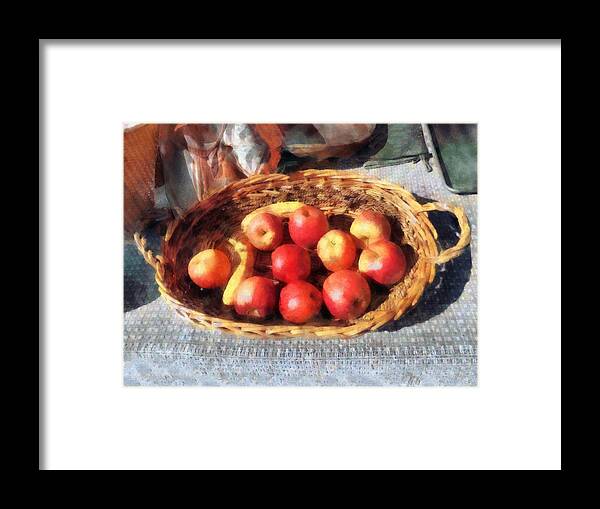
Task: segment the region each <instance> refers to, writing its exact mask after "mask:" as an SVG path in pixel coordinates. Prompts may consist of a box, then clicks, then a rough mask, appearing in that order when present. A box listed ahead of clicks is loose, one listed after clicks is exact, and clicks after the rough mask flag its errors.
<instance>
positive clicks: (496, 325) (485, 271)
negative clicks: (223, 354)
mask: <svg viewBox="0 0 600 509" xmlns="http://www.w3.org/2000/svg"><path fill="white" fill-rule="evenodd" d="M42 58H43V59H44V65H43V67H42V68H43V69H45V73H46V75H45V79H44V81H43V83H44V85H45V87H44V90H43V96H42V98H43V105H44V110H43V115H42V119H43V126H42V127H43V133H44V135H45V144H44V147H45V153H44V156H45V159H44V161H43V163H44V164H43V167H42V171H44V172H45V179H44V180H45V200H44V201H45V207H46V210H45V214H43V218H44V222H43V225H42V227H43V228H44V229H45V239H46V246H45V259H44V261H43V263H44V277H45V284H44V286H43V288H44V302H45V305H46V313H45V316H46V322H45V334H44V341H45V369H44V371H43V373H44V375H45V378H44V380H43V381H42V382H43V387H44V394H45V408H46V415H45V427H44V437H45V439H44V444H45V454H44V466H45V468H52V469H59V468H75V469H77V468H109V469H115V468H124V469H128V468H136V469H144V468H161V469H173V468H181V469H185V468H194V469H217V468H219V469H221V468H222V469H253V468H275V469H277V468H288V469H303V468H309V469H317V468H323V469H328V468H335V469H351V468H360V469H403V468H448V469H459V468H493V469H496V468H536V469H538V468H560V458H561V455H560V443H561V442H560V429H561V424H560V398H561V393H560V382H561V378H560V323H561V304H560V291H561V279H560V274H561V268H560V260H561V253H560V238H561V216H560V210H561V203H560V189H561V181H560V158H561V97H560V95H561V53H560V45H559V44H558V43H555V44H514V43H512V44H472V45H471V44H448V43H439V44H434V43H427V44H417V43H397V44H389V43H388V44H373V43H370V44H367V45H359V44H356V43H355V44H350V45H347V44H327V45H323V44H310V45H298V44H284V45H281V44H280V45H274V46H273V45H264V44H232V43H228V44H224V45H220V44H215V43H204V44H201V43H198V44H190V43H186V44H150V45H144V44H141V43H140V44H116V43H111V44H98V43H96V44H81V43H78V44H64V43H56V42H46V43H44V44H43V46H42ZM143 121H150V122H163V121H164V122H166V121H177V122H184V121H206V122H217V121H230V122H232V121H243V122H246V121H251V122H259V121H260V122H317V121H318V122H331V121H336V122H344V121H353V122H477V123H479V231H480V235H479V239H480V248H479V252H480V265H479V282H480V290H479V294H480V305H479V336H480V337H479V345H480V368H479V387H477V388H460V389H459V388H429V389H423V388H421V389H419V388H411V389H408V388H395V389H389V388H386V389H384V388H126V387H123V384H122V310H123V306H122V304H123V303H122V294H123V291H122V284H123V283H122V270H123V261H122V259H123V249H122V186H123V184H122V158H123V156H122V130H121V129H122V123H123V122H143ZM540 204H543V206H540ZM90 324H93V325H90Z"/></svg>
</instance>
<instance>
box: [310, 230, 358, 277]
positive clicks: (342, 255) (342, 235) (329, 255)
mask: <svg viewBox="0 0 600 509" xmlns="http://www.w3.org/2000/svg"><path fill="white" fill-rule="evenodd" d="M317 254H318V255H319V258H320V259H321V261H322V262H323V265H325V268H326V269H327V270H330V271H332V272H335V271H336V270H343V269H349V268H350V267H352V264H353V263H354V259H355V258H356V246H355V245H354V239H352V236H351V235H350V234H349V233H346V232H344V231H342V230H329V231H328V232H327V233H326V234H325V235H323V236H322V237H321V239H320V240H319V243H318V244H317Z"/></svg>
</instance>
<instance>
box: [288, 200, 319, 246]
mask: <svg viewBox="0 0 600 509" xmlns="http://www.w3.org/2000/svg"><path fill="white" fill-rule="evenodd" d="M327 230H329V222H328V221H327V218H326V217H325V214H323V212H322V211H321V210H320V209H318V208H316V207H311V206H310V205H303V206H302V207H300V208H299V209H297V210H296V211H295V212H294V213H293V214H292V215H291V216H290V222H289V231H290V237H292V240H293V241H294V242H295V243H296V244H298V245H299V246H300V247H303V248H305V249H312V248H314V247H315V246H316V245H317V242H319V239H320V238H321V237H322V236H323V235H324V234H325V233H326V232H327Z"/></svg>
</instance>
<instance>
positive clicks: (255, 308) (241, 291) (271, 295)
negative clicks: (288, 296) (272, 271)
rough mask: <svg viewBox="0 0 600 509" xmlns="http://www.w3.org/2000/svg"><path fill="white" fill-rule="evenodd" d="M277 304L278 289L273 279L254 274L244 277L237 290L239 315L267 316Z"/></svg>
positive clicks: (237, 310) (235, 303)
mask: <svg viewBox="0 0 600 509" xmlns="http://www.w3.org/2000/svg"><path fill="white" fill-rule="evenodd" d="M276 305H277V289H276V287H275V283H274V282H273V280H272V279H268V278H266V277H262V276H253V277H249V278H248V279H244V281H242V282H241V283H240V285H239V286H238V287H237V290H236V291H235V298H234V306H235V312H236V313H237V314H238V315H242V316H249V317H251V318H266V317H268V316H269V315H271V314H272V313H273V311H274V310H275V306H276Z"/></svg>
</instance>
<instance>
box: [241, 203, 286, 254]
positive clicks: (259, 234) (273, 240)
mask: <svg viewBox="0 0 600 509" xmlns="http://www.w3.org/2000/svg"><path fill="white" fill-rule="evenodd" d="M246 236H247V237H248V240H249V241H250V243H251V244H252V245H253V246H254V247H255V248H256V249H260V250H261V251H272V250H273V249H275V248H276V247H277V246H279V244H281V241H282V240H283V224H282V223H281V219H280V218H279V217H277V216H275V215H273V214H269V213H268V212H261V213H260V214H257V215H256V216H254V217H253V218H252V220H251V221H250V223H249V224H248V229H247V230H246Z"/></svg>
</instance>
